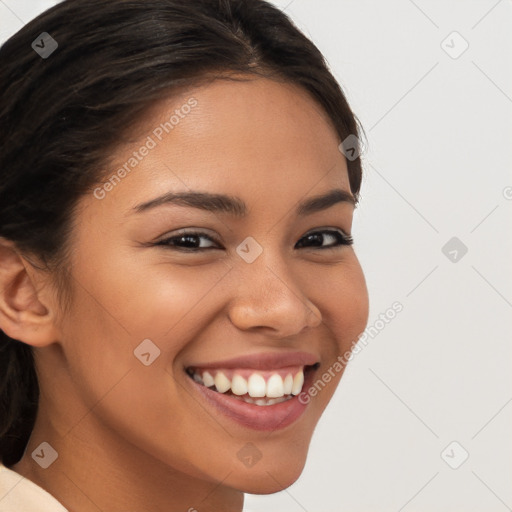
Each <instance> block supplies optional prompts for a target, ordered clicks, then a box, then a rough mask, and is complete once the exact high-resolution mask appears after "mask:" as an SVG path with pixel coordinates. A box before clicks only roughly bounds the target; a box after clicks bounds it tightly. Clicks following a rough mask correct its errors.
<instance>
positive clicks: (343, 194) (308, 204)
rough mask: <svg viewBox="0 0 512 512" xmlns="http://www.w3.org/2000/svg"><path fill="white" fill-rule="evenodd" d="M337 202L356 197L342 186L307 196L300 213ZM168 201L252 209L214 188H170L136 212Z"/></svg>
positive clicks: (217, 209)
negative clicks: (185, 190)
mask: <svg viewBox="0 0 512 512" xmlns="http://www.w3.org/2000/svg"><path fill="white" fill-rule="evenodd" d="M337 203H349V204H351V205H353V206H355V205H356V201H355V199H354V197H353V196H352V194H351V193H350V192H347V191H346V190H342V189H339V188H337V189H332V190H329V191H328V192H327V193H325V194H321V195H318V196H313V197H309V198H307V199H305V200H304V201H302V202H301V203H299V204H298V205H297V208H296V214H297V215H298V216H305V215H311V214H312V213H316V212H319V211H322V210H326V209H327V208H330V207H331V206H333V205H335V204H337ZM164 204H176V205H179V206H188V207H191V208H198V209H200V210H205V211H208V212H213V213H225V214H228V215H232V216H234V217H240V218H241V217H245V216H247V213H248V208H247V205H246V203H245V202H244V201H243V200H242V199H240V198H239V197H235V196H230V195H225V194H213V193H210V192H197V191H188V192H168V193H166V194H164V195H162V196H160V197H157V198H155V199H152V200H150V201H147V202H146V203H141V204H139V205H137V206H135V207H134V210H135V211H136V212H144V211H147V210H150V209H152V208H156V207H158V206H162V205H164Z"/></svg>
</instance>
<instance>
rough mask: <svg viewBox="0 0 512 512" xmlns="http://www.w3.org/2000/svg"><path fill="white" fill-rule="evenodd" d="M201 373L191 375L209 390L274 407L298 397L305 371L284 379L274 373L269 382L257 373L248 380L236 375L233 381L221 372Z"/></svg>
mask: <svg viewBox="0 0 512 512" xmlns="http://www.w3.org/2000/svg"><path fill="white" fill-rule="evenodd" d="M201 373H202V375H201V374H200V373H196V372H194V373H192V374H191V375H192V378H193V379H194V381H196V382H197V383H199V384H202V385H204V386H206V387H207V388H212V387H213V386H215V390H216V391H217V392H219V393H226V392H227V391H229V390H231V392H232V393H233V395H234V396H235V398H239V399H241V400H244V401H245V402H247V403H254V404H256V405H273V404H275V403H280V402H283V401H285V400H288V399H290V398H292V396H291V395H298V394H299V393H300V392H301V391H302V386H303V385H304V372H303V371H299V372H297V373H296V374H295V376H293V375H292V374H291V373H288V374H287V375H286V377H285V378H284V379H283V377H282V376H281V375H279V374H278V373H274V374H272V375H271V376H270V377H269V378H268V380H267V381H266V380H265V378H264V377H263V375H261V374H260V373H257V372H254V373H252V374H251V375H250V376H249V379H248V380H247V379H245V378H244V377H242V376H241V375H240V374H238V373H235V374H234V375H233V378H232V380H230V379H229V378H228V377H227V376H226V374H225V373H224V372H223V371H220V370H213V371H211V373H210V372H209V371H204V372H201ZM212 374H213V375H215V377H214V376H213V375H212ZM229 375H231V373H229Z"/></svg>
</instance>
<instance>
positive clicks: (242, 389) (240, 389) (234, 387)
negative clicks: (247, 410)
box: [231, 375, 248, 395]
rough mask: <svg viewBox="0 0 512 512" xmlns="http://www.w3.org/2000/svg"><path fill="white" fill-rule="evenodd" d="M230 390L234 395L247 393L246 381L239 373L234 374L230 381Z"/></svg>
mask: <svg viewBox="0 0 512 512" xmlns="http://www.w3.org/2000/svg"><path fill="white" fill-rule="evenodd" d="M231 391H233V393H234V394H235V395H245V394H247V391H248V389H247V381H246V380H245V379H244V378H243V377H241V376H240V375H235V376H234V377H233V381H232V382H231Z"/></svg>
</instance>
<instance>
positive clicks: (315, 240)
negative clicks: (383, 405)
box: [0, 0, 368, 512]
mask: <svg viewBox="0 0 512 512" xmlns="http://www.w3.org/2000/svg"><path fill="white" fill-rule="evenodd" d="M0 69H1V70H2V72H1V76H0V130H1V131H0V138H1V141H2V146H1V152H0V240H1V243H0V279H1V281H0V290H1V296H0V327H1V329H2V334H1V338H0V340H1V341H0V354H1V362H0V371H1V380H0V393H1V400H0V403H1V406H0V407H1V411H0V412H1V414H0V455H1V457H2V463H3V466H2V471H1V472H0V489H1V492H0V496H1V497H2V499H0V510H22V509H27V510H28V509H30V510H38V511H43V510H44V511H46V510H48V511H50V510H51V511H57V510H58V511H64V510H69V511H72V512H75V511H80V512H89V511H93V510H94V511H97V510H98V509H99V510H103V511H107V510H108V511H110V512H120V511H127V510H132V511H134V510H137V511H151V512H158V511H164V510H165V511H167V512H168V511H169V510H171V511H175V510H176V511H182V510H189V511H192V510H199V511H206V510H208V511H218V510H223V511H240V510H242V508H243V493H245V492H248V493H258V494H269V493H273V492H276V491H279V490H282V489H284V488H286V487H288V486H289V485H291V484H292V483H293V482H294V481H295V480H296V479H297V478H298V477H299V475H300V473H301V471H302V469H303V467H304V464H305V460H306V455H307V451H308V446H309V442H310V439H311V435H312V433H313V430H314V428H315V425H316V424H317V422H318V420H319V418H320V416H321V414H322V412H323V410H324V409H325V407H326V406H327V404H328V402H329V400H330V399H331V397H332V395H333V393H334V390H335V388H336V386H337V384H338V382H339V380H340V378H341V375H342V373H343V370H344V361H346V357H344V354H346V353H349V352H350V350H351V348H352V345H353V343H354V341H355V340H357V338H358V335H359V334H360V333H361V332H363V330H364V328H365V326H366V322H367V318H368V296H367V289H366V284H365V280H364V276H363V273H362V271H361V268H360V266H359V263H358V260H357V257H356V255H355V253H354V250H353V247H352V246H351V244H352V237H351V226H352V215H353V211H354V208H355V205H356V204H357V200H358V195H359V189H360V184H361V163H360V159H359V158H358V154H359V148H358V146H357V143H358V140H359V139H358V135H359V131H358V123H357V120H356V118H355V116H354V114H353V113H352V112H351V110H350V107H349V106H348V104H347V102H346V100H345V97H344V95H343V93H342V91H341V90H340V88H339V85H338V84H337V83H336V81H335V79H334V78H333V76H332V75H331V73H330V72H329V70H328V68H327V66H326V64H325V62H324V60H323V58H322V55H321V54H320V52H319V51H318V49H317V48H316V47H315V46H314V45H313V43H311V42H310V41H309V40H308V39H307V38H306V37H305V36H304V35H303V34H302V33H301V32H299V31H298V29H297V28H296V27H295V26H294V25H293V24H292V23H291V22H290V20H289V19H288V18H287V17H286V16H285V15H284V14H283V13H282V12H280V11H279V10H278V9H277V8H275V7H273V6H271V5H270V4H268V3H267V2H264V1H262V0H195V1H193V2H179V1H177V0H130V1H123V0H110V1H108V2H104V1H99V0H96V1H92V2H91V1H84V0H67V1H64V2H63V3H61V4H59V5H57V6H56V7H54V8H52V9H50V10H48V11H47V12H45V13H43V14H42V15H41V16H39V17H38V18H36V19H35V20H33V21H32V22H30V23H29V24H28V25H26V26H25V27H24V28H23V29H22V30H20V31H19V32H18V33H17V34H15V35H14V36H13V37H12V38H10V39H9V40H8V41H7V42H6V43H5V45H4V46H3V47H2V48H1V49H0ZM347 141H348V142H347ZM347 144H348V146H350V147H347ZM340 148H341V150H340ZM345 155H346V156H345ZM318 382H321V383H322V386H321V387H319V386H318ZM312 390H315V392H314V393H313V392H311V391H312Z"/></svg>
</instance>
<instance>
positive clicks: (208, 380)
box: [203, 372, 215, 388]
mask: <svg viewBox="0 0 512 512" xmlns="http://www.w3.org/2000/svg"><path fill="white" fill-rule="evenodd" d="M203 384H204V385H205V386H206V387H207V388H211V387H212V386H213V385H214V384H215V380H214V378H213V377H212V376H211V374H210V373H208V372H204V373H203Z"/></svg>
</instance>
